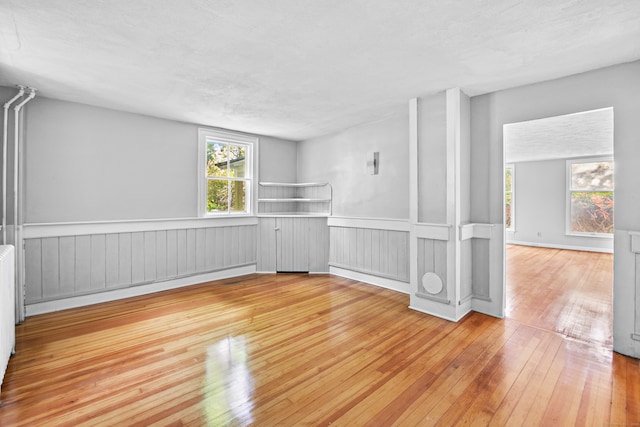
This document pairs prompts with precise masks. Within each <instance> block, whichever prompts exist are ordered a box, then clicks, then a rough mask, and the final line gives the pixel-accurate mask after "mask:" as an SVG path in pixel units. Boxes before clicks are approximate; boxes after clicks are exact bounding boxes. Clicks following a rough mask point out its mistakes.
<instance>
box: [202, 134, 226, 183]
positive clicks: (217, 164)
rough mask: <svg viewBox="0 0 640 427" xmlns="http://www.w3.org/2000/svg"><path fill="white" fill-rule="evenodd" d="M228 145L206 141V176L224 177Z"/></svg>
mask: <svg viewBox="0 0 640 427" xmlns="http://www.w3.org/2000/svg"><path fill="white" fill-rule="evenodd" d="M228 157H229V145H228V144H223V143H221V142H215V141H207V176H216V177H226V176H227V166H228V164H227V158H228Z"/></svg>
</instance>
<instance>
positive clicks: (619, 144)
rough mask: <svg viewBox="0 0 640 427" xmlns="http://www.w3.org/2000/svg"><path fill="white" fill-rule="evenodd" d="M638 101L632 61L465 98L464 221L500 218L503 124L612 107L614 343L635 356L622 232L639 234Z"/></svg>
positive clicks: (637, 327)
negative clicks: (467, 200) (468, 142)
mask: <svg viewBox="0 0 640 427" xmlns="http://www.w3.org/2000/svg"><path fill="white" fill-rule="evenodd" d="M639 99H640V61H635V62H632V63H628V64H621V65H616V66H612V67H607V68H603V69H599V70H595V71H591V72H587V73H583V74H578V75H575V76H570V77H566V78H562V79H557V80H551V81H547V82H542V83H537V84H533V85H528V86H523V87H518V88H514V89H509V90H504V91H499V92H494V93H490V94H487V95H482V96H476V97H474V98H472V100H471V134H472V157H471V158H472V167H471V189H472V191H471V194H472V196H471V216H472V218H471V220H472V221H474V222H490V223H494V224H502V223H503V206H502V198H503V195H502V191H503V177H502V172H503V170H502V165H503V161H504V159H503V135H502V126H503V125H504V124H506V123H514V122H520V121H525V120H532V119H539V118H544V117H551V116H557V115H562V114H569V113H576V112H580V111H587V110H595V109H599V108H604V107H611V106H612V107H613V108H614V121H615V123H614V157H615V161H616V233H615V243H614V244H615V267H614V268H615V271H614V277H615V283H614V331H613V334H614V348H615V349H616V350H617V351H620V352H622V353H624V354H633V355H635V356H636V357H638V356H640V338H638V339H634V338H632V336H636V337H640V292H638V291H640V283H638V282H637V280H636V274H635V271H636V268H638V267H636V258H635V257H634V256H632V255H633V254H632V253H631V251H630V247H631V244H630V237H629V232H633V231H640V216H639V215H638V212H639V211H640V192H638V191H637V189H638V188H640V174H639V173H638V170H640V144H639V143H638V140H639V136H640V120H638V117H640V102H638V100H639ZM498 259H500V260H503V259H504V258H503V257H502V256H500V257H498ZM495 262H498V261H495ZM500 262H502V261H500ZM494 268H495V266H494ZM491 286H492V287H496V286H498V287H501V288H502V287H503V286H504V283H492V284H491ZM636 295H639V296H638V297H636Z"/></svg>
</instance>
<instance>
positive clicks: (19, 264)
mask: <svg viewBox="0 0 640 427" xmlns="http://www.w3.org/2000/svg"><path fill="white" fill-rule="evenodd" d="M28 89H29V90H30V92H29V96H27V97H26V98H25V99H24V100H22V102H21V103H19V104H18V105H16V106H15V107H14V109H13V110H14V112H15V113H14V115H15V117H14V118H15V127H14V129H15V132H14V137H15V138H14V149H13V153H14V155H13V223H14V227H13V244H14V246H15V248H16V270H15V276H16V293H15V295H16V322H18V323H20V322H22V321H23V320H24V317H25V312H24V288H23V282H24V280H23V276H24V274H23V272H24V256H23V254H24V252H23V250H22V238H20V239H19V238H18V235H19V233H21V227H20V224H19V222H20V221H19V220H18V206H19V205H20V200H18V180H19V175H18V164H19V163H18V160H19V156H18V153H19V152H20V131H19V128H20V110H21V109H22V107H24V106H25V105H26V104H27V102H29V101H31V100H32V99H33V98H35V97H36V90H35V89H34V88H28ZM20 236H21V237H22V235H21V234H20Z"/></svg>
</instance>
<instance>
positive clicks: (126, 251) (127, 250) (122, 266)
mask: <svg viewBox="0 0 640 427" xmlns="http://www.w3.org/2000/svg"><path fill="white" fill-rule="evenodd" d="M131 261H132V256H131V233H119V234H118V285H121V286H123V285H127V284H129V283H133V280H132V276H131V273H132V270H131Z"/></svg>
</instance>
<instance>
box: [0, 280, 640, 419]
mask: <svg viewBox="0 0 640 427" xmlns="http://www.w3.org/2000/svg"><path fill="white" fill-rule="evenodd" d="M407 304H408V297H407V296H406V295H403V294H399V293H396V292H392V291H389V290H385V289H382V288H377V287H375V286H371V285H364V284H360V283H358V282H355V281H352V280H348V279H342V278H338V277H335V276H325V275H312V276H307V275H299V274H285V275H252V276H246V277H243V278H237V279H230V280H225V281H220V282H213V283H207V284H202V285H196V286H191V287H188V288H182V289H178V290H172V291H168V292H163V293H158V294H154V295H150V296H144V297H137V298H131V299H128V300H123V301H119V302H112V303H105V304H100V305H95V306H92V307H84V308H79V309H73V310H67V311H64V312H58V313H51V314H46V315H40V316H33V317H30V318H28V319H27V321H26V322H25V323H23V324H22V325H20V326H18V329H17V340H18V341H17V354H16V355H15V356H14V357H13V358H12V360H11V362H10V365H9V369H8V372H7V375H6V377H5V382H4V384H3V387H2V404H3V406H2V408H0V425H12V426H13V425H25V426H26V425H29V426H34V425H47V426H51V425H69V426H82V425H86V426H99V425H106V426H121V425H141V426H142V425H144V426H147V425H194V426H200V425H209V426H221V425H257V426H302V425H329V424H331V425H338V426H354V425H371V426H387V425H396V426H429V425H438V426H441V425H462V424H472V425H492V426H499V425H513V426H521V425H528V426H534V425H544V426H564V425H574V424H576V425H598V426H602V425H613V424H615V425H633V424H634V423H638V422H640V364H639V361H638V360H635V359H631V358H627V357H624V356H621V355H618V354H615V353H612V352H611V350H610V349H609V348H607V347H606V345H601V344H594V343H592V342H588V341H584V340H578V339H566V338H565V337H564V336H563V335H562V334H559V333H556V332H554V331H552V330H545V329H544V328H542V327H539V326H536V325H532V324H529V323H528V322H525V321H521V320H518V319H515V318H506V319H502V320H501V319H496V318H492V317H489V316H485V315H482V314H479V313H472V314H470V315H468V316H466V317H465V318H464V319H463V320H462V321H460V322H458V323H451V322H447V321H444V320H441V319H438V318H434V317H431V316H427V315H424V314H421V313H418V312H415V311H411V310H409V309H408V308H407ZM530 310H531V309H530ZM530 310H529V311H530ZM513 312H514V313H516V312H517V307H515V305H514V311H513ZM525 312H526V311H525ZM532 317H535V316H533V315H532Z"/></svg>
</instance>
